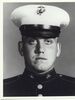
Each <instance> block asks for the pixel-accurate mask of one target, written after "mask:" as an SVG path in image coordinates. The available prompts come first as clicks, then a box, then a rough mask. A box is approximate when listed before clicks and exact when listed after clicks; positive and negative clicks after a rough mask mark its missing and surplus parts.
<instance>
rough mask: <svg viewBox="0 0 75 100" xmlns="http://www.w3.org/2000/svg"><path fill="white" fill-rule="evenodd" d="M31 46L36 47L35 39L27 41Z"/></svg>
mask: <svg viewBox="0 0 75 100" xmlns="http://www.w3.org/2000/svg"><path fill="white" fill-rule="evenodd" d="M27 42H28V43H29V44H30V45H35V44H36V40H35V39H29V40H28V41H27Z"/></svg>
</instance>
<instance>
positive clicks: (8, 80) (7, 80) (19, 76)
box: [3, 75, 22, 85]
mask: <svg viewBox="0 0 75 100" xmlns="http://www.w3.org/2000/svg"><path fill="white" fill-rule="evenodd" d="M21 77H22V75H17V76H15V77H11V78H8V79H4V80H3V83H4V85H8V84H12V83H14V82H16V81H18V80H20V79H21Z"/></svg>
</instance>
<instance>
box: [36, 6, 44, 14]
mask: <svg viewBox="0 0 75 100" xmlns="http://www.w3.org/2000/svg"><path fill="white" fill-rule="evenodd" d="M43 12H45V7H43V6H39V7H38V8H37V14H38V15H41V14H42V13H43Z"/></svg>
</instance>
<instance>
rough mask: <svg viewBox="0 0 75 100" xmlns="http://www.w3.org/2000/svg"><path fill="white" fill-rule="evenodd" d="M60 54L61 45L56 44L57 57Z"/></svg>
mask: <svg viewBox="0 0 75 100" xmlns="http://www.w3.org/2000/svg"><path fill="white" fill-rule="evenodd" d="M60 54H61V43H57V57H59V56H60Z"/></svg>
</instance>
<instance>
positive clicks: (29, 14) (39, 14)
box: [11, 4, 70, 27]
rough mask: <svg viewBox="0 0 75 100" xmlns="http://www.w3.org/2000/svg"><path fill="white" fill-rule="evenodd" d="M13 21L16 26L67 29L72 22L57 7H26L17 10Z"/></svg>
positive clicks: (64, 12)
mask: <svg viewBox="0 0 75 100" xmlns="http://www.w3.org/2000/svg"><path fill="white" fill-rule="evenodd" d="M11 20H12V21H13V22H14V23H15V25H16V26H18V27H20V26H21V25H31V24H35V25H37V24H39V25H45V27H47V26H48V25H52V26H58V27H61V26H63V27H66V26H68V24H69V22H70V17H69V14H68V13H67V12H66V11H65V10H63V9H61V8H59V7H56V6H49V5H42V4H41V5H25V6H21V7H18V8H16V9H15V10H14V11H13V12H12V14H11Z"/></svg>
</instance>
